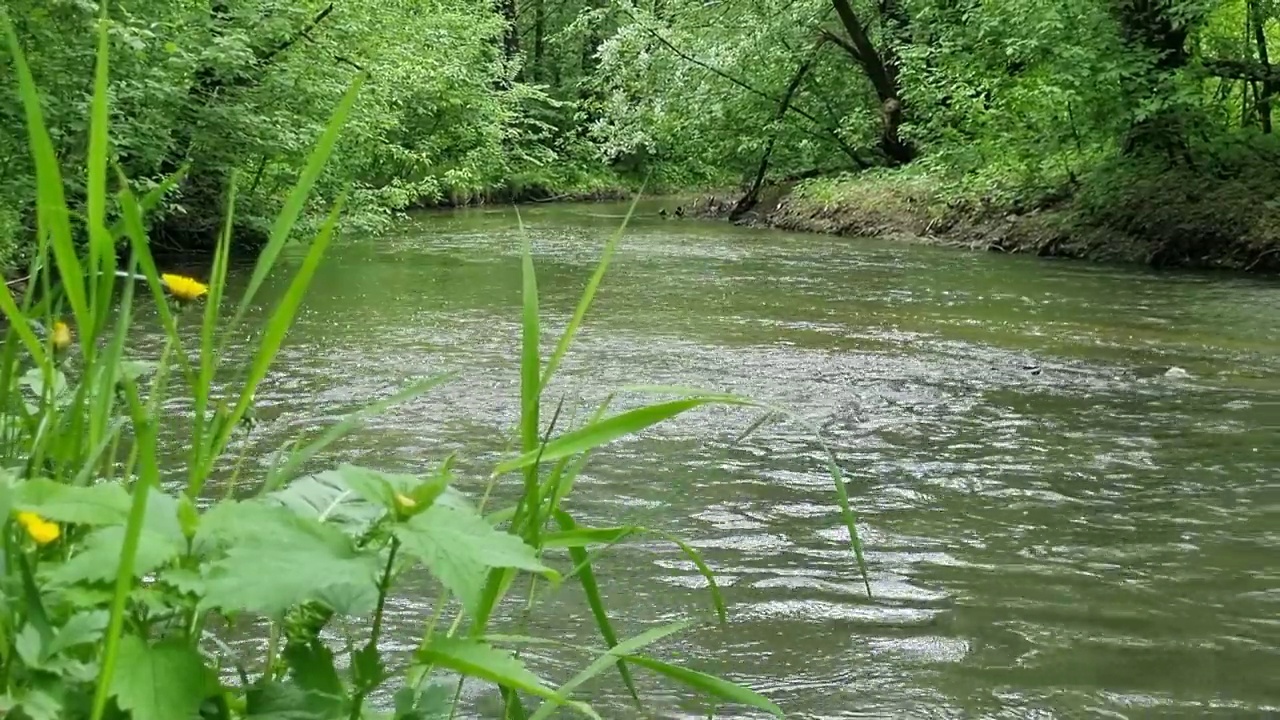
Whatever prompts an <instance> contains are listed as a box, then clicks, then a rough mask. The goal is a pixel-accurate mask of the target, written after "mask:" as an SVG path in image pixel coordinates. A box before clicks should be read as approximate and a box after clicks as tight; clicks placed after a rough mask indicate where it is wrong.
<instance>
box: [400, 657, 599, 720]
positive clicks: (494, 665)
mask: <svg viewBox="0 0 1280 720" xmlns="http://www.w3.org/2000/svg"><path fill="white" fill-rule="evenodd" d="M417 659H418V661H419V662H421V663H426V664H430V665H436V666H439V667H442V668H448V669H450V670H454V671H456V672H458V673H461V674H462V675H467V676H470V677H475V678H480V679H481V680H488V681H489V682H492V683H495V684H496V685H498V686H499V687H508V688H512V689H515V690H519V691H521V692H527V693H529V694H530V695H535V696H537V697H540V698H543V699H544V700H547V699H552V698H555V697H556V693H555V691H554V690H552V689H551V688H549V687H547V686H546V685H545V684H543V682H542V680H541V679H540V678H538V676H537V675H534V674H533V673H531V672H529V670H528V669H527V668H525V667H524V665H523V664H522V663H521V662H520V661H519V660H517V659H516V658H514V657H512V656H511V655H510V654H509V653H507V652H506V651H505V650H499V649H497V648H494V647H492V646H491V645H489V644H488V643H486V642H484V641H483V640H482V639H462V638H455V637H440V636H436V637H433V638H432V639H431V642H430V643H428V644H427V646H426V647H424V648H422V649H420V650H419V651H418V658H417ZM565 704H566V705H568V706H569V707H571V708H573V709H574V710H576V711H577V712H579V713H581V714H583V715H586V716H587V717H591V718H595V719H596V720H600V716H599V715H597V714H596V713H595V711H594V710H592V709H591V708H590V707H589V706H587V705H586V704H584V703H579V702H568V703H565Z"/></svg>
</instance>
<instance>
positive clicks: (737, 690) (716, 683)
mask: <svg viewBox="0 0 1280 720" xmlns="http://www.w3.org/2000/svg"><path fill="white" fill-rule="evenodd" d="M627 659H628V660H630V661H631V662H633V663H635V664H637V665H640V666H642V667H645V668H648V669H650V670H652V671H654V672H656V673H658V674H660V675H665V676H666V677H669V678H671V679H672V680H675V681H677V682H679V683H682V684H683V685H685V686H687V687H690V688H693V689H694V690H698V691H700V692H704V693H707V694H708V695H711V696H712V697H717V698H720V699H722V700H728V701H729V702H731V703H737V704H739V705H746V706H748V707H753V708H755V709H757V710H763V711H764V712H767V713H769V714H770V715H772V716H774V717H779V718H780V717H784V715H783V713H782V708H779V707H778V706H777V705H774V704H773V702H772V701H771V700H769V698H767V697H765V696H763V695H761V694H760V693H757V692H755V691H754V690H748V689H747V688H744V687H742V686H741V685H738V684H737V683H731V682H729V681H728V680H724V679H722V678H718V677H716V676H714V675H708V674H706V673H702V672H698V671H697V670H690V669H689V668H685V667H680V666H679V665H671V664H669V663H664V662H662V661H660V660H654V659H653V658H651V657H645V656H644V655H630V656H628V657H627Z"/></svg>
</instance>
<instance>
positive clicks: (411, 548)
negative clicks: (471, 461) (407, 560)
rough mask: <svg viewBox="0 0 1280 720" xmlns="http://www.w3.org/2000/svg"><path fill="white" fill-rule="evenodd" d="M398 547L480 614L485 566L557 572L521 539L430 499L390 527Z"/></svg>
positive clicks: (471, 609)
mask: <svg viewBox="0 0 1280 720" xmlns="http://www.w3.org/2000/svg"><path fill="white" fill-rule="evenodd" d="M394 532H395V534H396V537H398V538H399V539H400V542H401V544H402V546H403V549H404V551H405V552H406V553H408V554H409V555H411V556H413V557H415V558H417V559H418V560H420V561H421V562H422V563H423V564H424V565H426V566H427V569H428V570H430V571H431V573H432V574H433V575H435V576H436V578H438V579H439V580H440V582H441V583H443V584H444V586H445V587H447V588H449V590H451V591H452V592H453V593H454V594H455V595H457V596H458V599H459V600H461V601H462V604H463V606H464V607H465V608H466V609H467V612H469V613H471V614H472V615H477V614H479V610H480V603H481V597H482V594H483V590H484V583H485V577H486V574H487V573H488V570H489V568H519V569H521V570H529V571H531V572H537V573H542V574H544V575H547V576H548V577H556V573H555V571H553V570H551V569H550V568H548V567H547V566H545V565H543V564H542V563H541V562H539V560H538V558H537V556H536V555H535V553H534V550H533V548H532V547H530V546H529V545H527V544H525V542H524V541H523V540H521V539H520V538H518V537H516V536H515V535H511V534H509V533H505V532H502V531H500V530H498V529H496V528H494V527H493V526H492V525H490V524H489V523H487V522H485V520H484V518H482V517H480V516H479V515H477V514H475V513H474V512H472V511H467V510H461V509H458V508H455V507H452V506H449V505H439V504H437V505H433V506H431V507H430V508H429V509H427V510H426V511H425V512H423V513H421V514H419V515H415V516H414V517H413V518H412V519H410V520H409V521H408V522H407V523H403V524H401V525H397V526H396V527H395V530H394Z"/></svg>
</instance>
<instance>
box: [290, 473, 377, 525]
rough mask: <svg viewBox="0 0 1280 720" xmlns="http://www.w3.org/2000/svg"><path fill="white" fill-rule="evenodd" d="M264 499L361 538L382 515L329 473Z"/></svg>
mask: <svg viewBox="0 0 1280 720" xmlns="http://www.w3.org/2000/svg"><path fill="white" fill-rule="evenodd" d="M265 499H266V500H268V501H274V502H277V503H280V504H281V505H283V506H285V507H287V508H289V509H290V510H292V511H293V512H295V513H297V514H298V515H299V516H302V517H307V518H313V519H315V520H317V521H319V522H324V523H331V524H334V525H336V526H339V527H342V528H343V529H344V530H346V531H347V532H349V533H351V534H352V535H360V534H363V533H364V532H365V531H366V530H368V529H369V528H370V527H371V526H372V525H373V524H374V523H376V522H377V521H378V520H379V519H380V518H381V517H382V516H383V515H384V514H386V513H385V510H384V509H383V507H382V506H381V505H380V504H375V503H373V502H370V501H369V500H368V499H366V498H363V497H361V495H360V493H358V492H356V491H355V490H354V489H353V488H352V487H351V485H350V484H349V483H347V482H346V481H345V479H344V478H343V477H342V475H340V474H338V473H336V472H333V471H329V472H322V473H318V474H316V475H304V476H302V477H300V478H297V479H295V480H293V481H292V482H290V483H289V484H288V485H286V486H284V487H283V488H280V489H279V490H276V491H274V492H270V493H267V494H266V496H265Z"/></svg>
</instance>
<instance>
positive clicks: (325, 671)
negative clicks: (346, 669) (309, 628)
mask: <svg viewBox="0 0 1280 720" xmlns="http://www.w3.org/2000/svg"><path fill="white" fill-rule="evenodd" d="M282 656H283V657H284V661H285V664H286V665H288V667H289V675H290V679H291V680H293V683H294V684H295V685H297V686H298V687H299V688H301V689H302V690H305V691H307V692H308V693H311V694H312V695H315V696H316V697H315V698H312V699H311V701H312V702H314V701H315V700H317V699H318V698H319V697H326V698H329V699H330V700H331V701H332V703H333V705H334V706H335V707H343V706H345V705H346V703H347V691H346V688H345V687H344V686H343V684H342V678H340V677H338V671H337V670H336V669H335V668H334V666H333V652H332V651H330V650H329V648H327V647H325V646H324V644H323V643H322V642H321V641H320V640H317V639H314V638H313V639H311V640H310V641H308V642H306V643H302V642H291V643H289V645H288V646H287V647H285V649H284V652H283V653H282Z"/></svg>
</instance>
